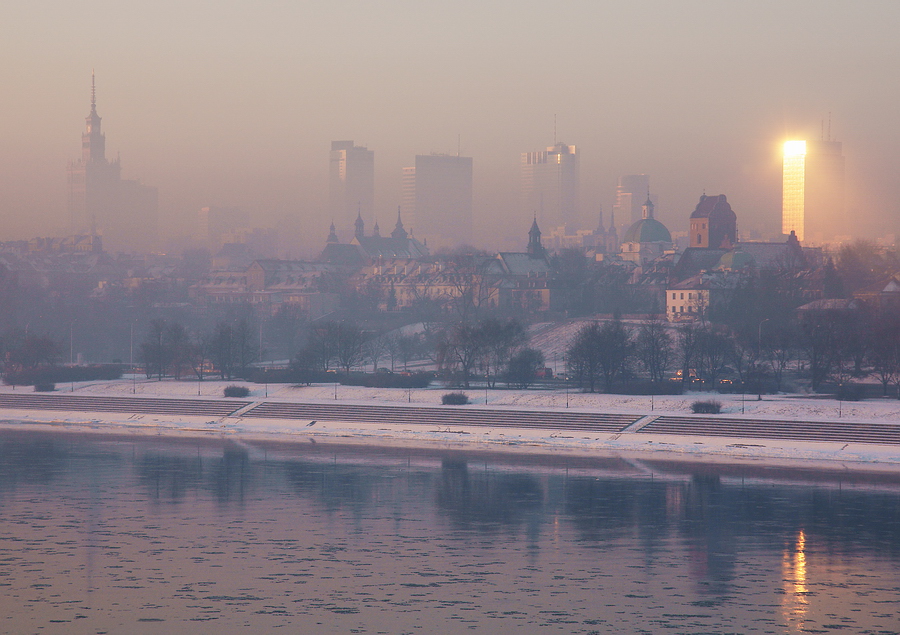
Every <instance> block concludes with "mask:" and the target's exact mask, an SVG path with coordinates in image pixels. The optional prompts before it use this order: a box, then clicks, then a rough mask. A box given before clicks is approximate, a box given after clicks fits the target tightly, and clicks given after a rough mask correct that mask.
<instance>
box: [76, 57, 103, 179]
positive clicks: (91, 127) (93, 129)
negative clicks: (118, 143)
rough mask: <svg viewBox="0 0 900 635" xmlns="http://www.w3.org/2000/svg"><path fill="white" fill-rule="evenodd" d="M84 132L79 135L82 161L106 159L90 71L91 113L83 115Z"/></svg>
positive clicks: (95, 88) (95, 86)
mask: <svg viewBox="0 0 900 635" xmlns="http://www.w3.org/2000/svg"><path fill="white" fill-rule="evenodd" d="M84 122H85V132H84V134H83V135H81V158H82V160H83V161H84V163H86V164H87V163H103V162H105V161H106V135H104V134H102V133H101V132H100V115H98V114H97V83H96V80H95V77H94V71H91V113H90V114H89V115H88V116H87V117H85V120H84Z"/></svg>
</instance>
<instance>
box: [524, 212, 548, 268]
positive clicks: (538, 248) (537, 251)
mask: <svg viewBox="0 0 900 635" xmlns="http://www.w3.org/2000/svg"><path fill="white" fill-rule="evenodd" d="M527 251H528V255H529V256H533V257H535V258H539V257H542V256H543V255H544V246H543V245H541V229H540V228H539V227H538V224H537V216H535V217H534V220H533V221H532V223H531V229H529V230H528V249H527Z"/></svg>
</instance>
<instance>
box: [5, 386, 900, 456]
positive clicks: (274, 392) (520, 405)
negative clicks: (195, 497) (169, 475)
mask: <svg viewBox="0 0 900 635" xmlns="http://www.w3.org/2000/svg"><path fill="white" fill-rule="evenodd" d="M232 384H239V385H241V382H218V381H204V382H202V383H200V382H190V381H184V382H176V381H171V380H167V381H161V382H160V381H148V380H146V379H144V378H135V379H132V378H126V379H123V380H118V381H109V382H84V383H75V384H64V385H59V386H57V389H58V390H57V392H56V393H55V394H58V395H75V396H78V395H82V396H95V397H169V398H181V399H191V398H202V399H211V398H216V399H218V398H221V396H222V391H223V389H224V387H225V386H226V385H232ZM243 385H246V386H247V387H248V388H249V389H250V391H251V393H250V395H249V397H248V398H247V399H246V400H247V401H253V402H258V401H268V402H308V403H330V404H335V403H338V404H346V405H350V404H363V405H375V404H381V405H397V406H400V405H414V406H435V407H440V406H439V404H440V399H441V395H443V394H444V393H445V392H447V390H446V389H443V388H429V389H413V390H405V389H380V388H360V387H349V386H339V385H338V386H335V385H333V384H328V385H325V384H319V385H314V386H292V385H288V384H270V385H268V386H265V385H259V384H243ZM465 392H466V393H467V394H468V395H469V398H470V399H471V401H472V402H473V405H472V406H463V408H471V409H480V408H484V407H485V405H486V406H487V407H488V408H491V409H493V408H498V409H502V410H504V411H507V412H515V411H516V410H529V411H540V410H548V411H556V410H565V409H567V408H568V410H569V411H570V412H571V411H584V412H604V413H627V414H633V415H637V416H642V417H643V416H658V415H682V416H687V415H690V414H691V409H690V406H691V403H693V402H694V401H697V400H698V399H702V400H706V399H716V400H718V401H720V402H721V403H722V405H723V408H722V414H723V415H724V416H728V417H731V418H742V417H746V418H747V419H789V420H796V421H807V422H815V421H840V422H845V421H846V423H847V424H848V425H849V426H852V424H853V423H854V422H871V423H879V422H881V423H893V422H897V421H900V401H897V400H893V399H883V400H882V399H878V400H866V401H859V402H843V403H839V402H837V401H835V400H832V399H822V398H818V397H805V396H800V395H777V396H765V397H764V398H763V399H762V401H758V400H757V399H756V396H755V395H752V396H747V397H746V398H743V399H742V397H741V395H718V394H716V395H710V394H702V393H691V394H686V395H678V396H655V397H650V396H632V395H601V394H584V393H577V392H571V391H565V390H555V391H547V390H496V391H484V390H468V391H465ZM0 393H20V394H21V393H28V394H33V393H32V392H31V389H30V388H25V389H23V388H22V387H18V388H15V389H14V388H12V387H10V386H3V387H2V388H0ZM0 419H2V420H3V422H4V423H3V425H4V426H6V427H17V428H21V427H23V426H39V427H46V426H47V425H52V426H54V427H55V428H57V429H59V428H60V427H64V428H65V429H67V430H71V431H102V432H107V433H109V432H123V433H128V434H154V435H157V434H191V435H204V436H207V435H228V436H234V437H240V438H245V439H270V440H276V439H277V440H284V441H296V442H303V443H310V442H320V443H321V442H340V443H364V444H372V445H416V446H428V447H435V446H438V447H452V448H460V447H468V446H478V447H481V448H485V449H487V448H490V449H492V450H498V451H516V452H523V451H528V452H552V453H575V454H579V455H585V454H588V455H608V454H622V453H627V454H632V453H637V454H645V453H648V452H652V453H654V454H655V453H659V452H666V453H670V454H672V455H680V456H690V457H691V458H692V459H697V458H698V457H703V458H704V459H705V460H720V459H723V458H730V459H738V458H741V459H750V460H760V459H766V460H769V461H771V460H778V461H828V462H833V461H843V462H849V463H853V464H855V465H854V467H857V466H858V464H865V463H871V464H877V465H879V466H880V467H881V468H886V467H888V466H892V467H891V469H893V468H896V469H900V445H896V446H892V445H883V446H882V445H874V444H863V443H854V444H846V443H836V442H815V441H786V440H773V439H759V438H741V437H727V438H726V437H708V436H693V435H662V434H649V433H640V434H634V433H631V432H625V433H615V434H611V433H608V432H604V433H600V432H582V431H578V432H568V431H559V430H540V429H525V428H521V429H519V428H514V429H510V428H505V429H502V430H500V429H491V428H485V427H465V426H453V427H452V428H446V429H440V428H438V427H434V426H432V427H429V426H421V427H410V426H408V425H407V426H404V425H392V424H384V423H377V424H363V423H351V422H327V421H317V422H316V423H315V424H314V425H310V424H309V422H306V421H298V420H285V419H260V418H244V417H240V416H237V417H234V416H228V417H222V418H218V419H210V418H209V417H195V416H173V415H159V414H129V413H109V412H103V413H94V412H81V411H49V410H46V411H44V410H11V409H4V410H0Z"/></svg>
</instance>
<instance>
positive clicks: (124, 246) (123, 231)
mask: <svg viewBox="0 0 900 635" xmlns="http://www.w3.org/2000/svg"><path fill="white" fill-rule="evenodd" d="M67 177H68V178H67V181H68V209H69V219H70V223H71V231H72V233H73V234H87V233H90V234H100V235H102V236H103V245H104V247H105V248H106V249H107V250H110V251H114V250H134V251H149V250H151V249H153V248H154V246H155V245H156V238H157V215H158V207H159V203H158V193H157V190H156V188H155V187H150V186H147V185H142V184H141V183H140V182H139V181H130V180H123V179H122V177H121V166H120V163H119V159H118V158H116V159H115V160H114V161H110V160H108V159H107V158H106V135H104V134H103V132H102V131H101V129H100V116H99V115H98V114H97V91H96V84H95V82H94V75H93V73H92V74H91V111H90V114H88V116H87V117H86V118H85V131H84V134H82V135H81V158H80V159H78V160H76V161H71V162H69V165H68V169H67Z"/></svg>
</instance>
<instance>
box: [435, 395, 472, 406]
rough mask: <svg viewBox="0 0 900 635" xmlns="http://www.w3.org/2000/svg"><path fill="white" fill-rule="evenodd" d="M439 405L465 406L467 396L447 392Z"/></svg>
mask: <svg viewBox="0 0 900 635" xmlns="http://www.w3.org/2000/svg"><path fill="white" fill-rule="evenodd" d="M441 403H442V404H444V405H445V406H465V405H466V404H467V403H469V396H468V395H467V394H466V393H464V392H448V393H446V394H444V395H442V396H441Z"/></svg>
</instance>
